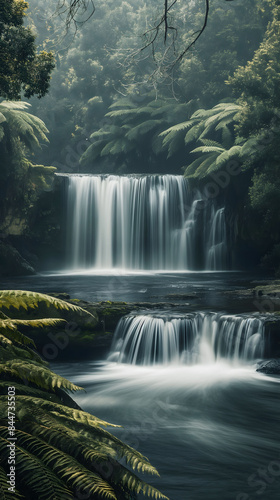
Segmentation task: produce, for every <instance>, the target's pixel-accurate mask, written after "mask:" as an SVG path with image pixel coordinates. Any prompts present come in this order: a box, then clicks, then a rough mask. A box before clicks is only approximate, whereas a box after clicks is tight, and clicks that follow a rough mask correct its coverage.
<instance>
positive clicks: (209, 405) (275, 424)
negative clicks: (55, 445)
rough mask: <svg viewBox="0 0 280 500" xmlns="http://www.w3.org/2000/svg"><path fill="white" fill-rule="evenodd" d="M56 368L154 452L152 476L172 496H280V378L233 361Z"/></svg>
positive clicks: (131, 439)
mask: <svg viewBox="0 0 280 500" xmlns="http://www.w3.org/2000/svg"><path fill="white" fill-rule="evenodd" d="M54 368H55V370H56V372H59V373H60V374H62V375H64V376H66V377H67V378H70V379H71V380H72V381H73V382H75V383H77V384H79V385H81V386H83V387H84V388H85V389H86V393H81V394H80V395H75V400H76V401H77V402H78V403H79V404H80V405H81V406H82V408H83V409H85V410H87V411H90V412H92V413H93V414H95V415H97V416H98V417H101V418H103V419H105V420H107V421H109V422H111V423H114V424H121V425H122V426H123V427H122V428H120V429H113V433H114V434H115V435H117V436H118V437H119V438H120V439H122V440H123V441H125V442H126V443H128V444H130V445H131V446H133V447H134V448H136V449H137V450H139V451H141V452H142V453H143V454H144V455H146V456H148V457H149V459H150V461H151V463H152V464H153V465H155V466H156V467H157V469H158V471H159V473H160V477H159V478H153V477H152V478H147V477H146V480H147V481H148V482H150V483H151V484H153V485H154V486H156V487H157V488H158V489H160V490H161V491H162V492H163V493H164V494H165V495H167V496H168V497H169V498H170V500H219V499H222V500H253V499H254V500H255V499H261V500H277V499H278V498H279V488H280V450H279V439H278V436H279V421H280V399H279V388H280V386H279V381H280V379H278V378H273V377H268V376H264V375H260V374H257V373H256V372H255V368H254V366H253V365H248V366H239V367H233V366H231V365H230V363H228V362H227V363H216V364H212V365H195V366H184V365H181V366H174V365H170V366H165V367H163V366H157V367H147V366H146V367H143V366H130V365H122V364H115V363H109V362H107V361H106V360H103V361H100V362H89V363H83V364H82V365H81V364H75V363H71V364H61V365H55V366H54ZM140 498H142V497H140Z"/></svg>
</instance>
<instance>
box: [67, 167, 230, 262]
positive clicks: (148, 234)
mask: <svg viewBox="0 0 280 500" xmlns="http://www.w3.org/2000/svg"><path fill="white" fill-rule="evenodd" d="M64 177H66V178H67V233H68V236H67V249H68V267H69V268H71V269H74V270H77V269H88V268H94V269H106V270H111V269H114V268H120V269H130V270H141V269H145V270H180V271H183V270H205V269H209V270H223V269H226V254H227V244H226V232H225V231H223V232H222V231H221V230H220V229H218V228H219V227H220V226H219V223H218V222H217V221H218V220H220V219H219V215H218V214H219V213H220V210H218V211H216V210H215V209H214V206H211V214H210V218H209V216H206V217H205V214H206V215H207V214H208V213H209V207H206V208H205V207H204V205H205V203H204V202H203V200H201V199H200V197H199V194H198V195H197V196H196V198H195V199H193V197H192V193H191V192H190V189H189V185H188V182H187V180H186V179H184V178H183V177H182V176H176V175H148V176H136V175H131V176H115V175H95V176H91V175H69V176H64ZM203 215H204V216H203ZM207 217H208V219H207ZM205 219H207V220H205ZM223 221H224V219H223ZM205 224H206V226H207V231H206V232H205V231H204V228H203V225H205ZM206 233H207V235H208V236H207V237H206V241H205V234H206Z"/></svg>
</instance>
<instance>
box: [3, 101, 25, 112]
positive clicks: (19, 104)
mask: <svg viewBox="0 0 280 500" xmlns="http://www.w3.org/2000/svg"><path fill="white" fill-rule="evenodd" d="M29 107H31V104H30V102H24V101H2V102H1V103H0V110H1V109H4V110H6V109H8V110H11V109H13V110H14V109H19V110H24V109H27V108H29Z"/></svg>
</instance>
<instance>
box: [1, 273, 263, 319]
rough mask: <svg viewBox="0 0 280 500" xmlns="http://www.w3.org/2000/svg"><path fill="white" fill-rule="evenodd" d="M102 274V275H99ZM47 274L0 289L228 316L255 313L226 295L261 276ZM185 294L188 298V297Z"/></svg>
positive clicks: (6, 282) (252, 306)
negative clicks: (184, 307) (180, 306)
mask: <svg viewBox="0 0 280 500" xmlns="http://www.w3.org/2000/svg"><path fill="white" fill-rule="evenodd" d="M102 273H103V272H102ZM102 273H96V272H89V271H87V272H84V273H81V272H80V273H46V274H38V275H35V276H28V277H18V278H9V279H8V278H7V279H5V278H2V279H1V283H0V286H1V288H2V289H22V290H33V291H39V292H44V293H50V292H66V293H68V294H69V295H70V296H71V298H76V299H83V300H88V301H91V302H97V301H101V300H121V301H128V302H169V303H170V302H173V303H174V302H175V303H181V304H188V305H189V306H190V308H191V309H192V310H196V309H201V308H203V309H205V308H206V309H213V310H218V311H220V310H223V309H225V310H227V311H229V312H244V311H258V310H260V305H259V303H258V301H252V300H251V299H249V300H247V299H245V298H242V299H239V300H237V301H236V300H235V301H234V300H233V298H232V296H231V295H230V294H228V293H227V292H228V291H233V290H236V289H237V290H239V289H243V288H248V287H249V286H250V282H251V281H252V280H261V279H262V276H259V277H256V275H253V274H245V273H240V272H202V273H193V272H190V273H178V272H170V273H167V272H162V273H152V272H150V273H148V272H146V273H144V272H139V273H123V272H114V273H112V272H110V273H109V272H108V273H107V274H102ZM188 294H190V295H189V296H188Z"/></svg>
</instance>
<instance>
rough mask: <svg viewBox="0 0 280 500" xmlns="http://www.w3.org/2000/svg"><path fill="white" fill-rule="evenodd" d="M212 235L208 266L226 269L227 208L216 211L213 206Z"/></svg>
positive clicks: (215, 268)
mask: <svg viewBox="0 0 280 500" xmlns="http://www.w3.org/2000/svg"><path fill="white" fill-rule="evenodd" d="M210 227H211V230H210V237H209V240H208V252H207V260H206V268H207V269H209V270H218V269H226V256H227V248H226V221H225V209H224V208H220V209H219V210H217V211H215V210H214V207H212V214H211V224H210Z"/></svg>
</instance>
